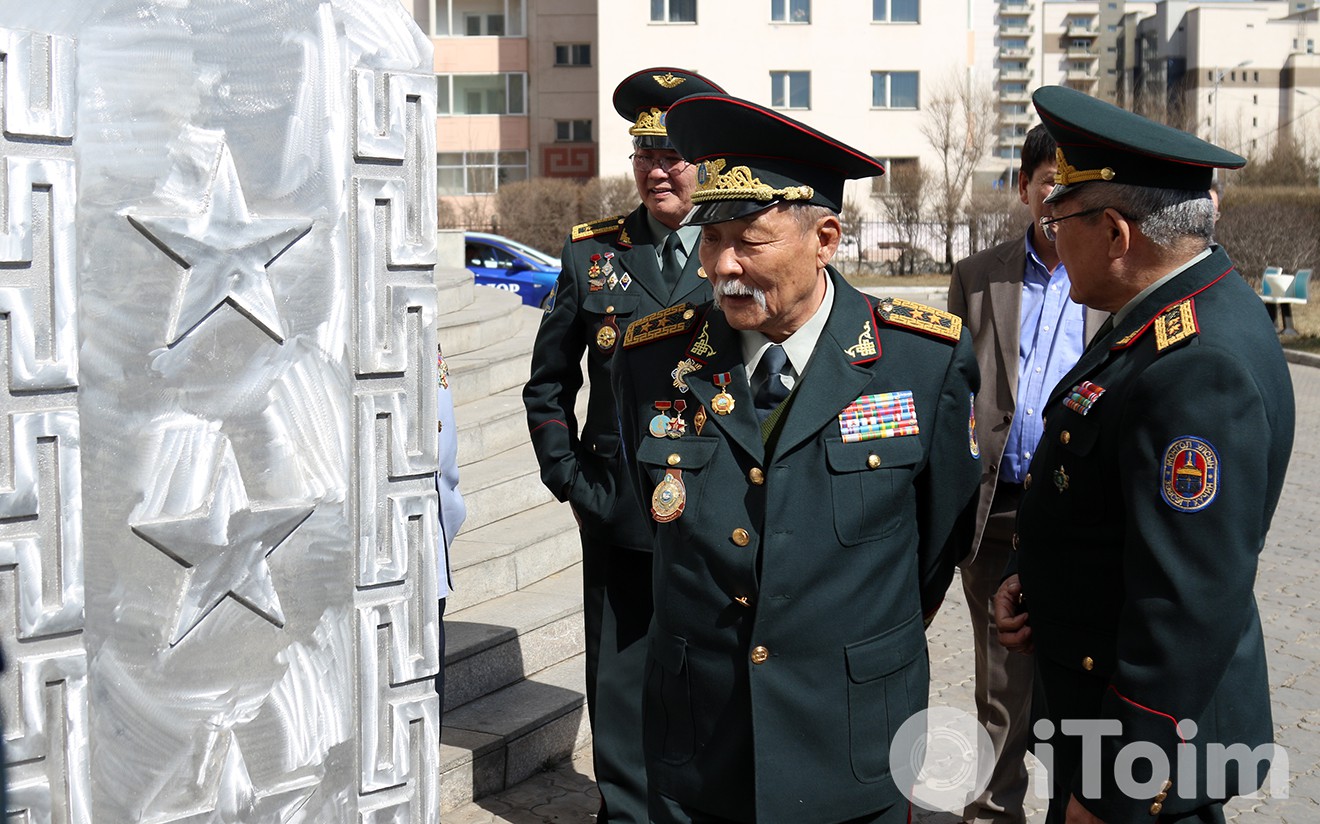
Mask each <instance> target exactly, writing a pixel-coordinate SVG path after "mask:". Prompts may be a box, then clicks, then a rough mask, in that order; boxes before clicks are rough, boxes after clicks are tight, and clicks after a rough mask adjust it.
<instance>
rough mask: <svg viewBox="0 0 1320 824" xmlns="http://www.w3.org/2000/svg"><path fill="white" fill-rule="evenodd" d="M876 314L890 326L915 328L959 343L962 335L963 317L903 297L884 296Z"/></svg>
mask: <svg viewBox="0 0 1320 824" xmlns="http://www.w3.org/2000/svg"><path fill="white" fill-rule="evenodd" d="M875 314H876V317H878V318H880V319H881V320H882V321H884V322H885V323H887V324H889V325H890V326H901V327H903V328H904V329H915V330H916V331H918V332H925V333H926V334H928V335H934V336H935V337H937V338H942V339H944V340H947V341H952V342H953V343H957V342H958V338H959V337H960V336H961V335H962V318H960V317H958V316H957V315H955V314H953V313H952V312H945V311H942V310H940V309H935V308H933V307H931V306H925V305H924V304H920V303H914V302H912V301H910V300H903V299H902V298H884V299H883V300H881V301H880V305H879V306H878V307H877V308H876V312H875Z"/></svg>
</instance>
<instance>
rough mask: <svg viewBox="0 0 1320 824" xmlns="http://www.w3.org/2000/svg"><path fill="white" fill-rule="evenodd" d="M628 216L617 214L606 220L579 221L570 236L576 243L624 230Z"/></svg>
mask: <svg viewBox="0 0 1320 824" xmlns="http://www.w3.org/2000/svg"><path fill="white" fill-rule="evenodd" d="M626 217H627V215H615V216H614V217H607V218H605V219H604V220H593V221H592V222H591V223H579V224H578V225H576V226H574V227H573V231H572V232H571V233H570V234H569V237H570V238H572V240H573V242H574V243H577V242H578V241H579V240H586V239H588V238H593V237H597V236H598V235H608V234H611V233H613V232H619V231H622V230H623V221H624V219H625V218H626Z"/></svg>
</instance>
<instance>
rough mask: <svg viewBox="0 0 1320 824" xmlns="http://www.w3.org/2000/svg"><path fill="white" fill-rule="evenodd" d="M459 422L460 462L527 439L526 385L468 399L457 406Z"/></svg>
mask: <svg viewBox="0 0 1320 824" xmlns="http://www.w3.org/2000/svg"><path fill="white" fill-rule="evenodd" d="M454 419H455V421H457V423H458V464H459V466H466V465H467V464H470V463H476V462H477V461H480V460H482V459H483V458H485V457H486V456H487V455H495V454H498V453H500V452H503V451H505V450H506V449H512V448H513V447H515V446H517V445H518V444H521V443H526V442H527V438H528V435H527V412H526V409H525V408H524V407H523V402H522V387H521V386H515V387H513V388H512V389H506V390H504V391H503V392H500V393H499V394H496V395H490V396H487V397H484V398H479V399H477V400H475V401H471V402H469V403H465V404H463V405H462V406H460V407H458V408H457V409H455V410H454Z"/></svg>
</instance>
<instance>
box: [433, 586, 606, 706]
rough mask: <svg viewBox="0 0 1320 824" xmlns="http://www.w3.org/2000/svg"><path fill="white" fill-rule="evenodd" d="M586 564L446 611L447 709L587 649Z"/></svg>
mask: <svg viewBox="0 0 1320 824" xmlns="http://www.w3.org/2000/svg"><path fill="white" fill-rule="evenodd" d="M582 633H583V630H582V565H581V564H573V565H570V566H569V567H568V568H567V569H561V570H559V571H558V572H556V573H555V574H554V575H550V576H548V577H546V578H543V579H542V580H540V581H537V582H535V583H532V584H529V585H527V586H525V587H523V588H522V589H519V590H517V591H514V592H509V593H507V594H505V595H501V596H499V597H498V598H492V599H490V600H488V601H485V602H483V603H480V604H477V605H475V606H471V607H468V608H467V609H460V610H458V611H456V612H453V613H450V612H449V610H448V609H447V610H446V613H445V710H446V711H448V710H451V709H455V708H457V707H461V706H463V705H465V704H467V703H469V702H471V701H475V700H477V699H479V698H481V697H482V696H485V695H490V694H491V693H493V692H496V691H497V690H501V689H503V688H504V687H507V686H509V685H510V684H513V683H516V682H517V681H519V680H521V679H522V678H524V677H525V676H527V675H530V674H533V673H537V672H540V671H541V670H543V669H546V668H547V667H552V666H554V665H555V664H558V663H560V662H562V661H565V660H567V659H569V658H572V657H573V656H574V655H577V654H578V653H580V652H582V650H583V648H584V640H583V634H582Z"/></svg>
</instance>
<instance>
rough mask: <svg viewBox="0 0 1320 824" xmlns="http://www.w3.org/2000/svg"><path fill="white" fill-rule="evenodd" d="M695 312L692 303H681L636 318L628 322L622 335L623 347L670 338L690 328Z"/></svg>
mask: <svg viewBox="0 0 1320 824" xmlns="http://www.w3.org/2000/svg"><path fill="white" fill-rule="evenodd" d="M696 316H697V313H696V311H694V310H693V308H692V304H690V303H681V304H679V305H677V306H670V307H669V308H667V309H661V310H660V311H659V312H652V313H651V314H649V315H647V316H646V317H644V318H638V319H637V320H635V321H633V322H632V323H630V324H628V331H627V333H626V334H625V335H624V336H623V348H624V349H631V348H632V347H634V346H639V345H641V344H643V343H649V342H650V341H654V340H662V339H664V338H671V337H673V336H674V335H678V334H682V333H683V332H686V331H688V330H689V329H691V328H692V321H693V319H694V318H696Z"/></svg>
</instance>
